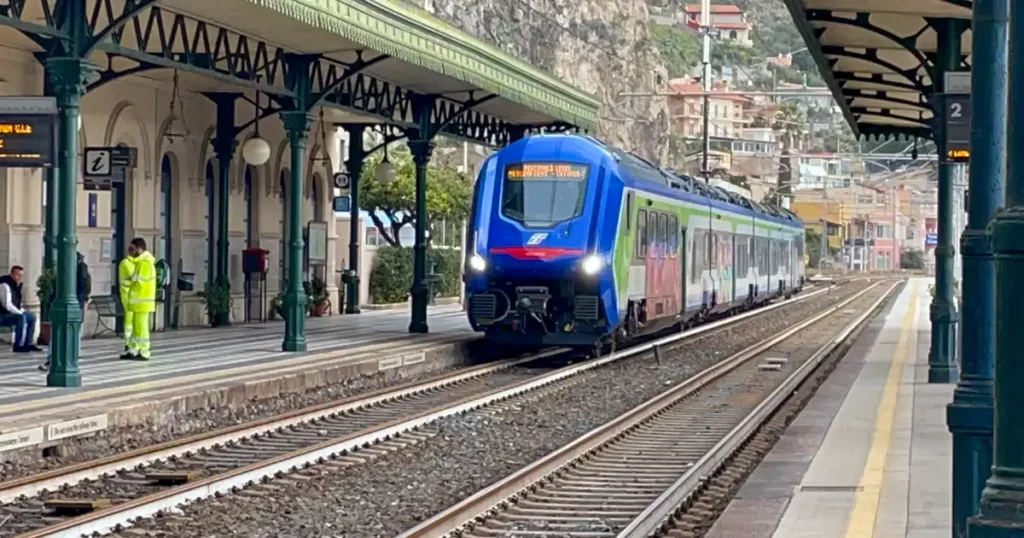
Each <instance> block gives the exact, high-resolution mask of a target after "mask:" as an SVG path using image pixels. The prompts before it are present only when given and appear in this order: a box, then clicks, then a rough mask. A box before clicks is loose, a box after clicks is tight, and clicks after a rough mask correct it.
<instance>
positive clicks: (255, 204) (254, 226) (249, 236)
mask: <svg viewBox="0 0 1024 538" xmlns="http://www.w3.org/2000/svg"><path fill="white" fill-rule="evenodd" d="M265 169H266V166H252V165H249V164H246V163H245V162H240V163H239V167H238V170H239V174H238V175H239V179H238V184H239V191H240V192H241V193H242V204H243V205H242V211H243V214H244V215H246V222H247V226H246V230H245V232H246V242H247V243H248V245H258V244H259V243H260V235H261V233H262V229H263V223H262V222H261V221H262V220H263V219H262V218H261V214H262V212H261V211H260V207H261V206H262V203H263V200H262V197H261V196H260V192H261V189H260V186H261V185H263V184H264V183H266V182H267V180H266V177H265V174H264V173H263V172H264V170H265ZM250 170H251V172H250V174H249V179H250V181H251V183H250V186H249V187H250V192H249V194H250V197H249V199H248V200H246V198H245V194H246V192H245V177H246V172H247V171H250ZM248 245H247V246H248Z"/></svg>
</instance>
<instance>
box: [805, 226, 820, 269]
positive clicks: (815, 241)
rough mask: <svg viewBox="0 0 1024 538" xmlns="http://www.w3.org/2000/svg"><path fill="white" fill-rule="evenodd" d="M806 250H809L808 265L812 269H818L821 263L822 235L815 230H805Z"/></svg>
mask: <svg viewBox="0 0 1024 538" xmlns="http://www.w3.org/2000/svg"><path fill="white" fill-rule="evenodd" d="M804 248H806V249H807V263H808V265H809V266H810V267H818V265H819V264H820V263H821V234H820V233H818V232H816V231H814V230H810V229H807V230H804Z"/></svg>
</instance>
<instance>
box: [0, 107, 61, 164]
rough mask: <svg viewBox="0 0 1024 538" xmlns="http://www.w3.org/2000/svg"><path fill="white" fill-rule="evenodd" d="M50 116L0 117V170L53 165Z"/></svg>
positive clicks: (54, 138)
mask: <svg viewBox="0 0 1024 538" xmlns="http://www.w3.org/2000/svg"><path fill="white" fill-rule="evenodd" d="M54 119H55V118H54V116H51V115H47V114H31V115H29V114H25V115H13V114H0V167H9V168H17V167H22V168H37V167H49V166H52V165H53V158H54V153H55V150H56V146H57V137H56V133H55V129H54Z"/></svg>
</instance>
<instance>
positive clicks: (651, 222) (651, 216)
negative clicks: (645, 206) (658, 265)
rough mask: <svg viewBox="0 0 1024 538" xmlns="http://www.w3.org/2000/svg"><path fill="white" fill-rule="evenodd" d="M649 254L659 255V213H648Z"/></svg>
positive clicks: (650, 255) (653, 256)
mask: <svg viewBox="0 0 1024 538" xmlns="http://www.w3.org/2000/svg"><path fill="white" fill-rule="evenodd" d="M647 240H648V241H647V256H648V257H652V258H655V257H657V244H658V242H659V241H660V239H659V238H658V237H657V213H655V212H653V211H650V212H649V213H647Z"/></svg>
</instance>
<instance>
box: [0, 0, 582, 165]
mask: <svg viewBox="0 0 1024 538" xmlns="http://www.w3.org/2000/svg"><path fill="white" fill-rule="evenodd" d="M76 2H78V3H84V13H81V14H80V15H79V18H83V19H85V21H84V22H85V25H86V26H87V31H86V36H85V37H84V39H83V38H81V37H78V36H75V35H73V34H75V33H76V31H75V29H74V24H72V23H70V22H69V19H68V18H67V17H65V16H64V15H63V14H64V13H67V12H69V6H73V5H75V3H76ZM7 3H8V5H6V6H0V41H2V42H4V43H11V42H12V40H13V41H15V42H16V43H15V44H16V46H20V48H26V49H29V50H36V51H40V52H39V54H43V53H42V51H46V50H49V51H53V50H55V48H58V47H59V46H63V47H65V48H67V47H69V46H70V47H72V48H78V49H79V50H78V51H77V54H81V55H83V56H85V57H87V58H89V59H90V60H92V61H94V62H95V63H97V64H99V65H100V66H101V69H100V71H99V73H98V74H96V75H94V78H93V79H92V80H91V81H90V89H92V88H95V87H97V86H99V85H102V84H105V83H107V82H110V81H112V80H115V79H117V78H119V77H121V76H125V75H134V74H143V76H147V77H150V78H157V79H160V80H163V79H166V80H167V81H168V82H170V81H171V77H172V76H173V72H172V70H173V71H174V72H180V73H181V77H180V78H181V81H182V85H183V86H185V87H187V88H189V89H191V90H194V91H199V92H226V91H235V92H238V91H240V90H245V89H249V90H259V91H262V92H264V93H265V94H269V95H271V96H273V97H274V98H275V102H276V103H279V104H280V103H285V102H288V101H289V100H290V99H294V98H296V97H297V96H298V95H299V94H301V93H304V92H306V90H307V89H304V88H303V87H302V86H303V80H305V79H306V78H305V77H298V76H296V74H297V73H296V70H297V68H296V66H297V65H302V66H303V68H302V69H303V70H307V72H308V73H309V76H308V84H309V87H308V93H309V94H310V95H311V96H312V100H313V102H314V103H315V105H317V106H319V105H323V106H324V107H325V108H328V109H331V110H333V111H335V112H336V114H335V115H334V117H333V118H332V121H336V122H341V123H343V122H345V121H362V122H375V123H379V124H381V125H388V126H392V127H398V128H409V127H416V126H417V125H418V123H417V121H416V119H415V118H414V116H415V112H414V108H415V107H417V106H420V105H419V104H420V103H424V102H426V103H428V104H429V106H430V107H431V110H430V116H431V122H432V124H434V125H435V126H436V127H437V130H438V132H440V133H445V134H448V135H451V136H455V137H458V138H463V139H467V140H473V141H477V142H482V143H487V144H492V145H500V144H501V143H502V142H503V141H504V140H506V139H507V136H508V133H509V132H516V131H517V130H520V131H521V130H522V129H524V128H525V129H527V130H529V129H536V128H552V127H554V128H559V126H561V127H562V128H575V129H581V130H593V129H594V128H595V127H596V122H597V109H598V102H597V100H596V99H595V98H594V96H593V95H591V94H589V93H586V92H584V91H582V90H579V89H577V88H575V87H573V86H570V85H569V84H567V83H564V82H562V81H560V80H558V79H556V78H555V77H554V76H552V75H550V74H548V73H545V72H543V71H541V70H539V69H536V68H534V67H532V66H530V65H529V64H527V63H526V62H523V61H520V60H518V59H516V58H513V57H512V56H510V55H508V54H505V53H503V52H502V51H500V50H498V49H497V48H495V47H493V46H491V45H489V44H487V43H484V42H483V41H481V40H479V39H475V38H473V37H470V36H469V35H467V34H465V33H464V32H461V31H459V30H457V29H455V28H454V27H452V26H450V25H448V24H445V23H444V22H442V21H440V20H438V19H436V18H434V17H432V16H430V15H429V14H427V13H426V12H423V11H421V10H417V9H415V8H410V7H408V6H405V5H403V4H400V3H398V2H394V1H390V0H374V1H372V2H368V1H360V0H213V1H211V0H10V1H9V2H7ZM74 11H83V9H82V8H76V9H75V10H74ZM3 27H6V28H3ZM51 54H52V53H51ZM296 58H298V59H299V60H300V61H299V62H296V61H295V60H296ZM303 59H305V60H308V64H303V63H302V60H303ZM149 71H152V72H151V73H150V72H149ZM278 110H280V108H278V109H273V108H272V109H270V110H268V111H267V114H265V115H270V114H272V113H275V112H276V111H278Z"/></svg>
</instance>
